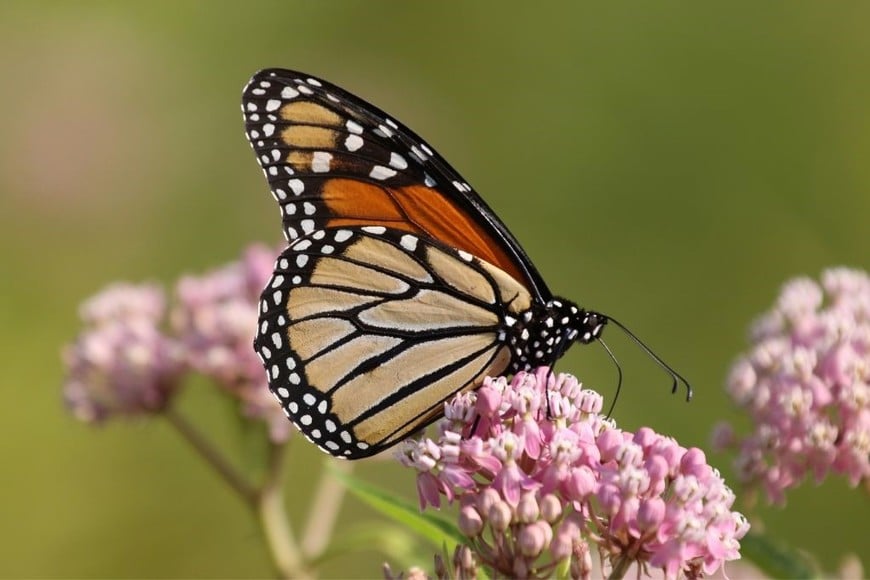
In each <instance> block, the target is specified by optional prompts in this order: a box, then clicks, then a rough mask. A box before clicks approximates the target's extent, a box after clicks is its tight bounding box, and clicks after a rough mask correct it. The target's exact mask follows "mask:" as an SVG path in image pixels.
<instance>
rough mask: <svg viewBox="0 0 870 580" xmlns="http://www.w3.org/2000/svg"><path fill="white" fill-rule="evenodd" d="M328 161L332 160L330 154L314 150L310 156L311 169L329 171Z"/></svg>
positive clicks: (316, 171)
mask: <svg viewBox="0 0 870 580" xmlns="http://www.w3.org/2000/svg"><path fill="white" fill-rule="evenodd" d="M330 161H332V155H330V154H329V153H327V152H326V151H315V152H314V155H313V156H312V158H311V171H313V172H314V173H326V172H327V171H329V162H330Z"/></svg>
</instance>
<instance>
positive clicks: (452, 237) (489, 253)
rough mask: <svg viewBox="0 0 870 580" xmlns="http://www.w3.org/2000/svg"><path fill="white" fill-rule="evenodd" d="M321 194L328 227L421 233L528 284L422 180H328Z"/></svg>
mask: <svg viewBox="0 0 870 580" xmlns="http://www.w3.org/2000/svg"><path fill="white" fill-rule="evenodd" d="M320 194H321V197H322V199H323V201H324V203H325V204H326V206H327V207H328V208H329V212H330V214H331V216H332V217H331V218H330V219H329V221H328V223H327V226H328V227H339V226H369V225H383V226H387V227H391V228H395V229H400V230H405V231H408V232H412V233H422V234H426V235H428V236H429V237H432V238H435V239H437V240H440V241H441V242H442V243H444V244H447V245H449V246H453V247H455V248H458V249H460V250H465V251H466V252H468V253H470V254H473V255H474V256H477V257H478V258H481V259H483V260H486V261H487V262H489V263H490V264H494V265H496V266H498V267H499V268H501V269H502V270H504V271H505V272H507V273H508V274H510V275H511V276H513V277H514V278H515V279H516V280H520V281H523V282H524V283H526V284H527V285H528V280H526V277H525V276H524V275H523V273H522V272H520V271H519V270H518V269H517V267H516V264H515V263H514V261H513V260H512V259H511V258H510V257H508V255H507V254H505V252H504V251H503V250H502V249H501V246H500V245H499V244H498V243H497V242H496V241H495V240H494V239H492V237H491V236H490V235H489V233H487V231H486V230H484V229H483V228H481V227H480V226H479V225H477V224H476V223H475V222H474V220H472V219H471V218H470V217H469V216H468V214H466V213H465V212H464V211H463V210H462V209H461V208H459V207H458V206H456V205H454V204H453V203H452V202H451V201H450V200H449V199H447V198H445V196H444V195H443V194H442V193H441V192H439V191H438V190H436V189H432V188H430V187H426V186H423V185H409V186H405V187H398V188H385V187H380V186H377V185H372V184H370V183H365V182H362V181H357V180H352V179H340V178H336V179H330V180H328V181H327V182H326V183H324V184H323V189H322V190H321V192H320Z"/></svg>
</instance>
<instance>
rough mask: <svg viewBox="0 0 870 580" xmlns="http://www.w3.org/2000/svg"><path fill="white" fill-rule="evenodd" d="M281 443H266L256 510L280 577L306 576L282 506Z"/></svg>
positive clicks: (282, 448) (282, 451) (282, 468)
mask: <svg viewBox="0 0 870 580" xmlns="http://www.w3.org/2000/svg"><path fill="white" fill-rule="evenodd" d="M283 475H284V446H283V445H278V444H275V443H271V442H270V443H269V463H268V470H267V471H266V478H265V480H264V481H263V486H262V487H261V488H260V492H259V494H258V496H257V512H258V514H259V517H260V525H261V526H262V527H263V534H264V535H265V537H266V544H267V545H268V547H269V553H270V555H271V556H272V563H273V564H274V566H275V570H276V572H277V573H278V575H279V576H280V577H281V578H307V577H310V574H309V573H308V571H307V570H305V569H304V565H303V563H302V557H301V554H300V552H299V548H298V547H297V545H296V541H295V539H294V538H293V529H292V528H291V527H290V522H288V521H287V512H286V510H285V509H284V496H283V495H282V491H283V489H282V488H283V481H284V477H283Z"/></svg>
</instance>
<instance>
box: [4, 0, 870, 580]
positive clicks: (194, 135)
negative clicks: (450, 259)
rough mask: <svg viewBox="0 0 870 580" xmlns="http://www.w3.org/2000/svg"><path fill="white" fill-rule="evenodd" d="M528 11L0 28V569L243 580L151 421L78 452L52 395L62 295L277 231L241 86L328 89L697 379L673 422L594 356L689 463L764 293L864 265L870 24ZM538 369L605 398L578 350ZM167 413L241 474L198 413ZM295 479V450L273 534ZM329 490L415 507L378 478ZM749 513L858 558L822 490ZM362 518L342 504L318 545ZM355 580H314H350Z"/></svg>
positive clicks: (349, 10) (258, 549)
mask: <svg viewBox="0 0 870 580" xmlns="http://www.w3.org/2000/svg"><path fill="white" fill-rule="evenodd" d="M532 5H533V3H516V4H515V5H508V4H505V3H475V4H471V3H468V4H465V3H462V4H461V3H458V2H456V3H453V2H439V3H429V4H423V3H413V4H412V3H402V4H400V3H397V2H391V3H386V2H384V3H376V2H363V1H357V2H343V3H326V2H323V3H321V2H313V1H312V2H247V3H244V4H230V3H222V2H151V3H144V2H143V3H122V2H41V3H37V2H10V1H6V2H3V3H2V4H0V128H2V129H0V256H2V265H3V266H2V267H3V272H2V275H0V300H2V303H0V347H2V349H3V352H4V357H3V358H4V368H6V371H7V372H6V375H5V377H6V378H5V379H4V381H3V404H2V405H0V424H2V426H3V435H2V437H0V456H2V458H3V461H4V466H3V468H2V487H0V490H2V495H0V575H3V576H37V577H46V576H53V577H57V576H79V577H81V576H89V577H91V576H93V577H109V576H122V577H149V576H153V577H177V576H222V577H229V576H263V575H268V574H270V568H269V565H268V563H267V560H266V556H265V552H264V550H263V548H262V544H261V542H260V540H259V537H258V532H257V525H256V522H255V521H254V520H253V519H252V518H251V517H249V514H248V513H247V512H246V511H245V509H244V508H243V506H242V505H241V503H240V502H238V501H237V500H236V499H235V498H234V497H233V496H232V495H231V494H230V493H229V492H228V491H227V490H226V489H225V488H224V487H222V486H221V485H219V484H218V483H217V482H216V481H215V480H214V478H213V476H212V474H211V473H210V472H209V471H208V470H207V468H206V467H205V466H204V465H203V464H202V462H201V461H200V460H199V458H198V457H196V456H194V455H193V454H192V453H191V452H190V450H189V449H188V448H186V447H184V446H183V445H181V444H180V443H179V440H178V438H177V436H176V434H175V433H174V432H172V431H171V430H170V429H169V428H168V427H167V426H166V425H165V424H164V423H162V422H161V421H150V422H149V421H143V422H137V423H127V424H111V425H108V426H106V427H105V428H103V429H91V428H88V427H86V426H83V425H81V424H78V423H76V422H75V421H73V420H72V419H71V418H70V417H69V416H67V415H66V413H65V412H64V409H63V408H62V405H61V402H60V391H59V385H60V382H61V373H62V369H61V365H60V361H59V348H60V346H61V345H62V344H63V343H64V342H66V341H69V340H71V339H72V338H73V337H74V336H75V334H76V333H77V332H78V321H77V315H76V309H77V305H78V304H79V302H80V301H81V300H82V299H84V298H85V297H87V296H88V295H90V294H92V293H93V292H95V291H97V290H98V289H99V288H101V287H102V286H103V285H105V284H107V283H108V282H110V281H113V280H117V279H125V280H132V281H142V280H156V281H161V282H164V283H167V284H168V283H171V282H172V281H173V280H174V279H175V278H176V277H178V276H179V275H180V274H182V273H185V272H200V271H203V270H205V269H207V268H210V267H214V266H216V265H219V264H222V263H224V262H226V261H229V260H234V259H236V258H237V256H238V255H239V253H240V251H241V248H242V247H243V246H244V245H246V244H248V243H250V242H252V241H266V242H270V243H271V242H274V241H277V240H278V239H279V237H280V233H279V219H278V212H277V210H276V208H275V207H274V206H273V202H272V200H271V197H270V195H269V193H268V191H267V188H266V186H265V184H264V182H263V178H262V175H261V172H260V170H259V168H258V167H257V164H256V163H255V161H254V159H253V157H252V154H251V151H250V149H249V147H248V144H247V143H246V141H245V139H244V136H243V134H242V124H241V115H240V112H239V99H240V91H241V88H242V86H243V85H244V83H245V82H246V81H247V79H248V78H249V76H250V75H251V74H252V73H253V72H254V71H256V70H257V69H259V68H263V67H271V66H280V67H286V68H296V69H300V70H303V71H307V72H310V73H312V74H315V75H318V76H321V77H323V78H325V79H328V80H330V81H332V82H335V83H337V84H339V85H341V86H344V87H346V88H348V89H350V90H351V91H353V92H355V93H357V94H359V95H361V96H363V97H364V98H366V99H368V100H370V101H372V102H374V103H376V104H377V105H379V106H380V107H381V108H383V109H385V110H387V111H390V112H391V113H392V114H393V115H395V117H396V118H398V119H401V120H403V121H404V122H405V123H407V124H409V125H410V126H411V127H412V128H413V129H414V130H415V131H417V132H418V133H420V134H421V135H423V136H425V138H426V139H427V140H428V141H429V142H430V143H432V144H433V145H435V146H437V147H438V148H439V150H440V151H441V153H442V154H444V155H445V157H447V158H448V159H449V160H450V161H451V162H452V163H453V165H455V166H456V167H457V168H458V169H460V171H462V172H463V174H464V175H465V177H466V178H467V179H468V180H469V181H470V182H471V183H472V184H473V185H474V186H475V187H476V189H477V190H478V191H479V192H480V193H481V194H482V195H483V196H484V197H485V198H486V199H487V201H488V202H489V203H490V204H491V205H492V207H493V208H495V209H496V210H497V211H498V212H499V214H500V215H501V217H502V218H503V219H504V221H505V222H506V223H507V224H508V225H509V226H510V227H511V229H512V230H513V231H514V233H515V234H516V236H517V237H518V238H519V239H520V240H522V241H523V243H524V245H525V247H526V249H527V250H528V252H529V254H530V255H531V256H532V257H533V258H534V260H535V262H536V263H537V265H538V267H539V268H540V270H541V271H542V272H543V274H544V275H545V277H546V278H547V280H548V281H549V282H550V285H551V287H552V288H553V289H554V291H556V292H558V293H562V294H565V295H566V296H569V297H572V298H574V299H575V300H578V301H580V302H581V303H582V304H584V305H587V306H590V307H593V308H595V309H599V310H601V311H604V312H606V313H608V314H611V315H614V316H616V317H618V318H619V319H620V320H623V321H624V322H626V323H628V324H629V325H630V327H631V328H632V329H634V330H635V331H636V332H637V333H638V334H639V335H640V336H642V337H643V338H644V339H645V340H647V341H648V342H649V344H651V345H652V346H653V347H654V348H655V349H656V351H657V352H658V353H659V354H661V355H662V356H663V357H664V358H665V359H666V360H667V361H669V362H670V363H672V364H673V365H674V366H675V367H676V368H678V369H679V370H680V371H682V372H683V373H684V374H685V375H686V376H687V377H689V378H690V379H691V380H692V382H693V383H694V385H695V388H696V399H695V401H694V402H693V403H692V404H691V405H686V404H685V403H684V402H683V400H682V399H681V398H680V397H671V396H670V395H669V394H668V387H669V385H668V382H667V378H666V377H665V376H664V375H663V374H662V373H661V372H660V371H659V370H658V369H657V368H656V367H655V366H654V365H653V364H652V363H651V362H650V361H649V360H648V359H647V358H645V357H644V356H642V355H641V354H640V353H639V352H638V350H637V349H636V348H634V347H633V346H631V345H630V343H628V342H627V341H625V340H624V339H622V338H621V337H619V336H616V335H617V333H612V336H611V346H612V347H613V348H614V349H615V350H616V352H617V353H618V356H619V357H620V360H621V361H622V363H623V366H624V369H625V371H626V385H625V388H624V392H623V394H622V397H621V399H620V403H619V406H618V408H617V412H616V418H617V420H618V421H619V422H620V424H621V425H622V426H624V427H626V428H630V429H634V428H636V427H638V426H640V425H650V426H652V427H654V428H655V429H656V430H658V431H662V432H665V433H668V434H672V435H673V436H675V437H677V438H678V439H679V440H680V441H681V442H682V443H683V444H684V445H699V446H702V447H707V448H708V435H709V432H710V428H711V426H712V425H713V423H714V422H715V421H717V420H719V419H722V418H733V417H734V414H733V413H732V412H731V407H730V404H729V403H728V401H727V399H726V397H725V395H724V393H723V390H722V384H723V379H724V377H725V375H726V373H727V370H728V367H729V364H730V363H731V361H732V360H733V359H734V357H735V356H737V354H738V353H739V352H740V351H741V350H742V349H743V348H744V347H745V339H744V336H745V332H746V328H747V326H748V324H749V322H750V321H751V320H752V318H753V317H754V316H756V315H757V314H758V313H760V312H761V311H762V310H764V309H766V308H767V307H768V306H769V305H770V304H771V302H772V301H773V299H774V296H775V295H776V293H777V291H778V288H779V286H780V284H781V283H782V282H783V281H784V280H786V279H788V278H789V277H792V276H795V275H800V274H809V275H813V276H816V275H818V273H819V272H820V270H821V269H822V268H824V267H826V266H828V265H839V264H844V265H851V266H856V267H862V268H865V269H866V268H868V267H870V248H868V223H870V222H868V215H870V163H868V158H870V35H868V34H867V22H870V4H866V3H859V2H854V3H849V2H844V3H836V4H834V3H821V2H817V3H816V2H813V3H810V2H772V3H763V4H760V5H755V4H754V3H743V4H741V5H735V4H733V3H728V5H727V6H724V5H723V6H722V8H721V10H720V9H717V8H714V7H712V6H710V5H709V4H704V5H696V4H693V3H670V2H665V3H636V4H635V3H632V4H621V3H620V4H608V5H607V6H599V5H585V4H583V3H563V4H543V3H534V6H535V7H532ZM560 368H561V369H562V370H566V371H571V372H573V373H575V374H577V375H579V376H580V377H581V378H582V379H584V380H585V382H586V383H587V384H589V385H591V386H593V387H596V388H597V389H599V390H600V391H601V392H602V393H604V394H605V396H606V397H608V398H609V397H610V396H611V395H612V391H613V387H614V383H615V379H614V370H613V367H612V365H611V364H610V363H609V362H608V361H607V359H606V357H605V356H604V354H603V353H602V351H601V349H598V348H586V349H584V348H575V349H574V350H573V351H572V352H571V353H570V354H569V355H567V356H566V357H565V360H564V362H563V363H561V365H560ZM182 404H183V406H184V407H185V409H186V410H187V411H188V412H189V414H191V415H192V416H193V419H194V421H195V422H196V423H197V424H198V425H200V426H202V427H203V428H204V429H206V430H208V431H210V432H216V431H217V432H220V438H221V440H222V442H223V443H224V444H226V445H228V446H229V448H230V449H234V452H235V453H236V455H237V456H243V455H244V447H243V446H242V445H240V444H238V442H237V441H236V438H235V437H234V435H233V434H231V433H228V432H224V430H225V425H227V417H226V413H225V412H224V410H222V409H219V408H217V406H216V402H215V399H213V398H209V397H206V396H200V395H198V394H197V392H196V390H195V389H194V391H192V392H191V393H190V394H185V395H184V397H183V400H182ZM300 442H301V441H300ZM321 457H322V455H321V454H320V453H319V452H317V451H316V450H313V449H311V448H310V447H308V446H303V445H297V446H296V448H295V449H294V451H293V458H292V461H291V463H290V465H289V472H288V490H287V494H288V501H289V504H290V509H291V512H292V514H293V518H294V521H298V518H299V517H301V516H300V515H299V514H301V513H303V511H304V507H305V505H306V502H307V501H309V499H310V497H311V492H312V488H313V486H314V485H315V483H316V478H315V477H314V476H313V475H312V474H313V473H315V472H316V470H315V469H312V466H313V465H314V464H315V463H318V462H320V461H321ZM710 458H711V460H712V461H713V463H714V464H716V465H719V466H720V467H721V468H722V469H723V472H724V473H725V474H726V476H727V475H729V474H730V469H729V467H728V459H727V458H725V457H718V456H715V455H711V457H710ZM357 473H358V474H359V475H360V476H361V477H364V478H365V479H367V480H371V481H375V482H380V483H382V484H384V485H387V486H389V487H390V489H392V490H394V491H395V492H396V493H397V494H400V495H403V496H406V497H408V498H411V499H414V498H415V491H414V483H413V478H412V475H411V474H410V473H409V472H403V471H402V470H401V469H400V468H399V467H398V466H396V465H392V464H389V463H384V462H380V463H377V462H376V463H367V464H361V465H359V466H358V471H357ZM762 513H763V515H764V517H765V525H766V527H767V529H768V531H770V532H771V533H772V534H773V535H775V536H777V537H781V538H783V539H784V540H786V541H788V542H790V543H792V544H793V545H796V546H799V547H804V548H806V549H808V550H811V551H813V552H815V553H817V554H819V555H820V556H821V558H822V562H823V563H824V564H825V565H826V567H827V568H829V569H831V568H833V567H834V566H835V565H836V563H837V562H838V560H839V558H840V556H841V555H842V553H843V552H844V551H845V550H849V549H851V550H855V551H857V552H859V553H863V554H868V553H870V534H868V533H867V530H868V527H867V518H868V513H870V510H868V503H867V500H866V497H864V496H862V495H861V494H860V493H858V492H855V491H850V490H848V488H847V486H846V485H845V484H843V483H842V482H840V481H829V482H826V483H825V484H824V485H823V486H821V487H819V488H817V487H815V486H813V485H812V484H807V485H806V486H804V487H803V488H802V489H801V490H799V491H798V492H797V493H793V494H791V495H790V496H789V504H788V507H787V509H785V510H772V509H771V510H764V511H763V512H762ZM363 517H364V518H368V517H374V516H372V514H371V513H370V512H369V511H367V510H366V508H364V507H362V506H361V505H359V504H357V503H354V502H350V503H349V504H348V506H347V508H346V509H345V510H344V512H343V515H342V519H341V520H340V523H341V525H348V524H350V523H352V522H354V521H357V520H358V519H359V518H363ZM382 559H383V558H382V556H380V555H378V554H375V553H364V554H351V555H348V556H346V557H343V558H339V559H338V560H336V561H334V562H331V563H330V564H328V565H327V566H326V567H325V568H324V569H323V572H324V574H325V575H328V576H342V575H356V576H359V575H365V576H377V575H378V574H379V570H380V562H381V561H382ZM421 563H422V564H424V565H426V566H428V565H429V563H428V562H421Z"/></svg>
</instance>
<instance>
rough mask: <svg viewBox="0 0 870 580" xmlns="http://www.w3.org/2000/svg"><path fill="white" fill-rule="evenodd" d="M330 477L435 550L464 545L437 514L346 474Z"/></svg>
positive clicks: (448, 524)
mask: <svg viewBox="0 0 870 580" xmlns="http://www.w3.org/2000/svg"><path fill="white" fill-rule="evenodd" d="M331 471H332V474H333V475H334V476H335V477H336V478H338V479H339V481H341V482H342V483H344V485H345V486H346V487H347V488H348V490H350V492H351V493H353V494H354V495H355V496H357V497H358V498H359V499H361V500H362V501H363V502H364V503H366V504H367V505H368V506H369V507H371V508H373V509H374V510H376V511H378V512H380V513H381V514H383V515H385V516H387V517H388V518H390V519H392V520H393V521H395V522H398V523H401V524H402V525H404V526H405V527H406V528H409V529H411V530H413V531H414V532H416V533H417V534H419V535H420V536H421V537H423V538H424V539H426V540H427V541H428V542H430V543H431V544H432V546H433V547H434V548H436V549H439V548H440V547H441V546H442V545H443V544H444V543H445V542H446V543H447V544H449V545H450V546H451V547H455V545H456V544H459V543H464V541H465V537H464V536H463V535H462V533H461V532H460V531H459V529H458V528H457V527H456V524H454V523H453V522H452V521H451V520H449V519H447V518H446V517H445V516H443V515H442V514H440V513H434V512H424V513H421V512H420V510H419V509H418V508H417V506H416V505H414V504H412V503H411V502H408V501H407V500H405V499H402V498H399V497H396V496H395V495H394V494H391V493H389V492H387V491H385V490H383V489H380V488H378V487H375V486H373V485H371V484H370V483H366V482H365V481H363V480H361V479H359V478H356V477H354V476H352V475H350V474H347V473H341V472H339V471H337V470H335V469H331Z"/></svg>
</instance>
